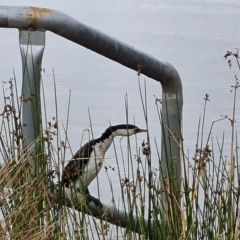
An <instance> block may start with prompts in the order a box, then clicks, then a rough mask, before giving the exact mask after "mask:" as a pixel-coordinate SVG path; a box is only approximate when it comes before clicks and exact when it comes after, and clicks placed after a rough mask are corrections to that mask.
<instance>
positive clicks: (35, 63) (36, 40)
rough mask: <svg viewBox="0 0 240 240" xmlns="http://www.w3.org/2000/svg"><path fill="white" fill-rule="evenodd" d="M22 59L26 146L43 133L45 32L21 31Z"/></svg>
mask: <svg viewBox="0 0 240 240" xmlns="http://www.w3.org/2000/svg"><path fill="white" fill-rule="evenodd" d="M19 45H20V52H21V57H22V71H23V84H22V95H21V100H22V129H23V130H22V131H23V137H24V140H25V143H26V146H28V145H29V144H31V143H32V142H33V141H34V140H35V139H36V138H37V137H38V136H39V135H40V133H41V125H42V119H41V102H40V101H41V99H40V81H41V70H42V69H41V65H42V57H43V52H44V47H45V32H43V31H23V30H20V31H19Z"/></svg>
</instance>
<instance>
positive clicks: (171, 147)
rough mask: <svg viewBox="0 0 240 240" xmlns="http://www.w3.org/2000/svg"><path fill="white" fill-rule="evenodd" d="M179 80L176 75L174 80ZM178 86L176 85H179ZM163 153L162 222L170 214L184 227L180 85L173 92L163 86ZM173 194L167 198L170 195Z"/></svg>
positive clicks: (170, 83) (171, 84)
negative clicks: (181, 207)
mask: <svg viewBox="0 0 240 240" xmlns="http://www.w3.org/2000/svg"><path fill="white" fill-rule="evenodd" d="M178 78H179V79H180V77H179V75H178V74H175V76H174V79H175V80H177V79H178ZM176 82H177V81H176ZM162 89H163V93H162V152H161V171H162V177H161V178H162V179H161V181H162V182H161V186H162V187H164V188H165V190H166V192H165V194H166V195H165V197H163V198H162V206H161V207H162V213H163V219H164V220H165V221H167V216H168V214H167V211H169V209H171V211H174V212H175V213H176V219H177V222H178V224H179V226H180V225H181V218H180V216H181V211H180V206H181V195H180V193H181V185H182V144H183V143H182V107H183V96H182V89H181V85H179V86H178V88H175V89H174V84H173V82H171V81H169V82H168V83H165V84H162ZM170 192H171V193H173V195H172V196H171V197H168V193H170Z"/></svg>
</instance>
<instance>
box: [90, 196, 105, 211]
mask: <svg viewBox="0 0 240 240" xmlns="http://www.w3.org/2000/svg"><path fill="white" fill-rule="evenodd" d="M87 201H88V202H93V203H94V204H95V205H96V206H97V207H100V208H102V207H103V205H102V203H101V201H100V200H99V199H98V198H95V197H93V196H92V195H90V194H88V195H87Z"/></svg>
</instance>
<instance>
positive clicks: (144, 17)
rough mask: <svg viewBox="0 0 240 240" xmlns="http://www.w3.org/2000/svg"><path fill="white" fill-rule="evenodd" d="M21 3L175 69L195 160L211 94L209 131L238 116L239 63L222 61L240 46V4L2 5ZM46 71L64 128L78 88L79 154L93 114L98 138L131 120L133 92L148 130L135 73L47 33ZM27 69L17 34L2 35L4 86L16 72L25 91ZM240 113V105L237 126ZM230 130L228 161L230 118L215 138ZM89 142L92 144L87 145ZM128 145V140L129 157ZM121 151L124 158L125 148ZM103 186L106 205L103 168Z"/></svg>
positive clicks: (150, 0) (51, 108)
mask: <svg viewBox="0 0 240 240" xmlns="http://www.w3.org/2000/svg"><path fill="white" fill-rule="evenodd" d="M20 4H21V5H26V6H29V5H31V6H36V7H46V8H52V9H56V10H59V11H62V12H64V13H66V14H68V15H70V16H72V17H74V18H75V19H77V20H78V21H79V22H82V23H84V24H86V25H88V26H91V27H93V28H95V29H98V30H100V31H102V32H104V33H106V34H108V35H110V36H112V37H114V38H116V39H119V40H121V41H123V42H125V43H127V44H129V45H131V46H133V47H134V48H137V49H139V50H141V51H143V52H146V53H148V54H150V55H152V56H154V57H157V58H159V59H163V60H165V61H168V62H169V63H171V64H172V65H173V66H175V68H176V69H177V70H178V72H179V74H180V76H181V79H182V83H183V90H184V111H183V128H184V147H185V150H189V152H190V153H189V154H190V156H192V154H193V153H194V149H195V143H196V137H197V127H198V120H199V117H200V115H201V114H202V113H203V104H204V101H203V98H204V95H205V93H208V94H209V95H210V100H211V101H210V102H209V103H208V107H207V116H206V130H205V131H206V133H207V132H208V131H209V128H210V125H211V123H212V121H214V120H216V119H219V118H220V116H221V115H229V116H231V114H232V106H233V94H232V93H231V92H230V90H231V85H233V84H234V81H235V80H234V75H235V74H238V72H239V71H238V70H237V67H236V63H235V62H234V61H233V67H232V69H231V70H230V69H229V67H228V64H227V61H226V60H224V58H223V55H224V54H225V53H226V51H227V50H230V51H235V48H238V47H240V37H239V32H238V31H239V29H238V28H239V26H240V18H239V12H240V1H239V0H228V1H226V0H211V1H210V0H209V1H206V0H182V1H179V0H175V1H173V0H168V1H163V0H162V1H158V0H147V1H146V0H145V1H143V0H130V1H129V0H121V1H120V0H102V1H93V0H85V1H83V0H71V1H64V0H51V1H46V0H42V1H37V0H31V1H30V0H21V1H18V0H9V1H3V0H0V5H15V6H17V5H20ZM42 67H43V68H44V69H45V71H44V72H43V73H42V78H43V84H44V89H45V97H46V103H47V105H46V106H47V115H48V117H49V119H51V118H52V117H53V116H55V105H54V98H55V96H54V90H53V73H52V71H53V70H52V69H53V68H54V71H55V78H56V83H57V97H58V114H59V126H60V127H61V128H62V125H66V118H67V114H66V112H67V106H68V98H69V92H70V90H71V106H70V118H69V127H68V138H69V141H70V144H71V148H72V150H73V151H74V152H75V151H76V150H77V149H78V148H79V145H80V141H81V137H82V133H83V130H84V129H86V128H88V127H89V124H90V121H89V115H88V108H89V109H90V114H91V121H92V125H93V131H94V136H96V137H98V136H100V135H101V133H102V132H103V131H104V130H105V128H107V127H108V126H109V121H110V122H111V124H119V123H124V122H126V111H125V99H126V94H127V96H128V115H129V121H130V122H134V121H135V122H136V125H137V126H139V127H142V128H143V127H145V120H144V115H143V111H142V105H141V100H140V96H139V89H138V78H137V75H136V72H134V71H132V70H129V69H126V68H125V67H123V66H121V65H119V64H117V63H115V62H112V61H110V60H109V59H106V58H104V57H102V56H99V55H97V54H96V53H93V52H91V51H90V50H88V49H85V48H83V47H81V46H79V45H76V44H75V43H72V42H70V41H68V40H66V39H63V38H61V37H59V36H57V35H55V34H53V33H51V32H47V34H46V48H45V52H44V57H43V63H42ZM21 68H22V66H21V58H20V52H19V46H18V30H16V29H0V81H1V82H2V81H7V80H8V79H9V78H11V77H13V73H12V72H13V69H14V71H15V73H16V77H17V82H18V84H19V87H20V86H21ZM144 80H146V84H147V101H148V121H149V131H150V138H151V141H152V143H153V145H154V140H155V139H156V141H157V143H158V145H160V126H159V121H158V116H157V110H156V106H155V99H154V95H155V96H156V97H159V98H161V86H160V84H159V83H157V82H156V81H154V80H152V79H149V78H144V76H141V83H144ZM237 102H239V100H237ZM2 105H3V99H2V97H0V106H2ZM239 114H240V109H239V106H237V119H236V121H237V126H238V127H239ZM224 130H225V131H226V153H225V154H226V155H227V154H229V152H228V150H229V149H228V147H227V146H228V145H229V143H230V138H227V136H229V130H230V122H229V121H227V120H226V121H225V122H222V123H219V124H216V126H215V127H214V129H213V137H214V138H215V137H220V136H221V134H222V133H223V131H224ZM62 133H63V132H62ZM137 138H138V143H139V146H140V143H141V141H142V140H146V136H145V135H144V134H141V135H138V136H137ZM86 140H87V138H85V140H84V141H86ZM133 140H134V138H133ZM117 143H118V141H117ZM125 146H126V143H125V142H124V140H123V151H124V148H125ZM133 151H135V149H133ZM152 151H153V156H154V154H155V155H156V150H155V148H153V149H152ZM117 152H118V154H119V156H120V155H121V151H120V147H119V144H117ZM133 154H134V152H133ZM70 157H71V152H70V151H67V154H66V159H69V158H70ZM106 159H107V162H108V163H109V164H110V165H111V166H113V167H116V161H115V158H114V151H113V148H111V149H110V150H109V151H108V152H107V154H106ZM152 159H153V162H152V166H153V167H157V165H158V160H156V161H154V157H153V158H152ZM156 159H157V158H156ZM109 176H110V178H111V180H112V183H113V189H114V193H115V194H116V196H118V194H119V192H120V185H119V180H118V175H117V174H116V173H114V172H109ZM99 184H100V196H101V199H102V201H103V202H105V203H108V202H110V201H111V198H112V195H111V192H110V187H109V184H108V178H107V175H106V173H105V171H104V170H103V171H101V173H100V175H99ZM101 186H102V187H101ZM90 191H91V192H92V193H93V195H94V194H96V193H97V187H96V183H95V182H93V183H92V184H91V185H90Z"/></svg>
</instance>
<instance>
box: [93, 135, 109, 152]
mask: <svg viewBox="0 0 240 240" xmlns="http://www.w3.org/2000/svg"><path fill="white" fill-rule="evenodd" d="M112 142H113V136H108V137H107V138H103V137H100V138H99V139H97V142H96V147H98V149H99V150H100V151H101V152H102V154H103V155H105V153H106V151H107V150H108V148H109V147H110V146H111V144H112Z"/></svg>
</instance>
